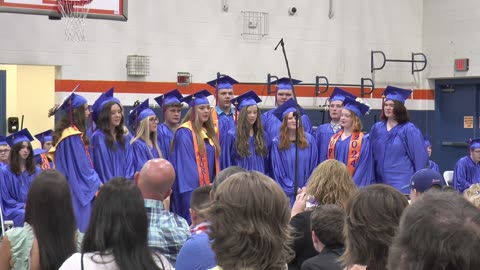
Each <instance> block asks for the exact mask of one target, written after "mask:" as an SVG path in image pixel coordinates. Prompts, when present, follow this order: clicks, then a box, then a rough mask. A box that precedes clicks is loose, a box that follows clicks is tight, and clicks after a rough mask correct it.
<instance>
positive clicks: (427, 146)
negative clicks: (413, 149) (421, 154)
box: [424, 138, 432, 157]
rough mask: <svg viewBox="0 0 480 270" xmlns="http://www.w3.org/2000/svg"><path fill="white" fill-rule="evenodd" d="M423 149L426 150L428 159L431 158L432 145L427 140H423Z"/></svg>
mask: <svg viewBox="0 0 480 270" xmlns="http://www.w3.org/2000/svg"><path fill="white" fill-rule="evenodd" d="M424 143H425V148H426V149H427V153H428V157H430V156H432V144H431V143H430V140H428V139H427V138H425V139H424Z"/></svg>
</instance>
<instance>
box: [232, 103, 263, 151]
mask: <svg viewBox="0 0 480 270" xmlns="http://www.w3.org/2000/svg"><path fill="white" fill-rule="evenodd" d="M251 106H256V107H257V120H256V121H255V123H254V124H253V136H254V137H255V153H257V154H258V155H260V156H262V157H265V156H266V155H267V145H266V143H265V137H264V131H263V125H262V120H261V118H260V115H261V114H260V109H259V108H258V106H257V105H250V106H245V107H244V108H242V110H241V111H240V114H239V116H238V121H237V127H236V136H235V148H236V149H237V153H238V155H240V157H242V158H244V157H247V156H251V155H252V153H250V144H249V143H248V139H249V138H250V125H249V123H248V119H247V118H248V112H247V108H249V107H251Z"/></svg>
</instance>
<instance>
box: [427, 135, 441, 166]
mask: <svg viewBox="0 0 480 270" xmlns="http://www.w3.org/2000/svg"><path fill="white" fill-rule="evenodd" d="M424 142H425V148H426V149H427V153H428V158H429V159H428V168H429V169H432V170H434V171H436V172H438V173H440V167H439V166H438V164H437V163H436V162H435V161H433V160H431V159H430V157H431V156H432V144H431V143H430V140H429V139H427V138H426V137H425V139H424Z"/></svg>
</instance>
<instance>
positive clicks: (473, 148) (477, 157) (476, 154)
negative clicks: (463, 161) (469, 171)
mask: <svg viewBox="0 0 480 270" xmlns="http://www.w3.org/2000/svg"><path fill="white" fill-rule="evenodd" d="M470 158H471V159H472V160H473V162H475V163H478V162H480V139H473V140H472V141H471V142H470Z"/></svg>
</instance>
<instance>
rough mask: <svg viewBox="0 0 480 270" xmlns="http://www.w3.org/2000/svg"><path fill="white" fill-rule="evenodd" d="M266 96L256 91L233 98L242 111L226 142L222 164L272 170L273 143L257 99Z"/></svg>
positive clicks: (260, 170) (261, 170) (249, 168)
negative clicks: (269, 137)
mask: <svg viewBox="0 0 480 270" xmlns="http://www.w3.org/2000/svg"><path fill="white" fill-rule="evenodd" d="M259 102H262V100H261V99H260V98H259V97H258V96H257V94H255V92H253V91H249V92H247V93H245V94H243V95H240V96H238V97H237V98H234V99H232V103H233V104H234V105H235V107H236V109H237V111H238V112H239V113H238V120H237V126H236V127H235V128H232V129H230V130H229V131H228V134H227V137H226V140H225V142H224V144H223V145H222V156H221V166H220V167H222V168H227V167H230V166H239V167H242V168H244V169H247V170H255V171H259V172H261V173H264V174H267V175H268V174H269V171H268V170H267V168H269V167H270V166H269V165H268V160H269V159H268V151H269V145H268V144H267V141H268V140H266V139H265V132H264V130H263V126H262V120H261V119H260V113H259V112H260V109H259V108H258V106H257V103H259Z"/></svg>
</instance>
